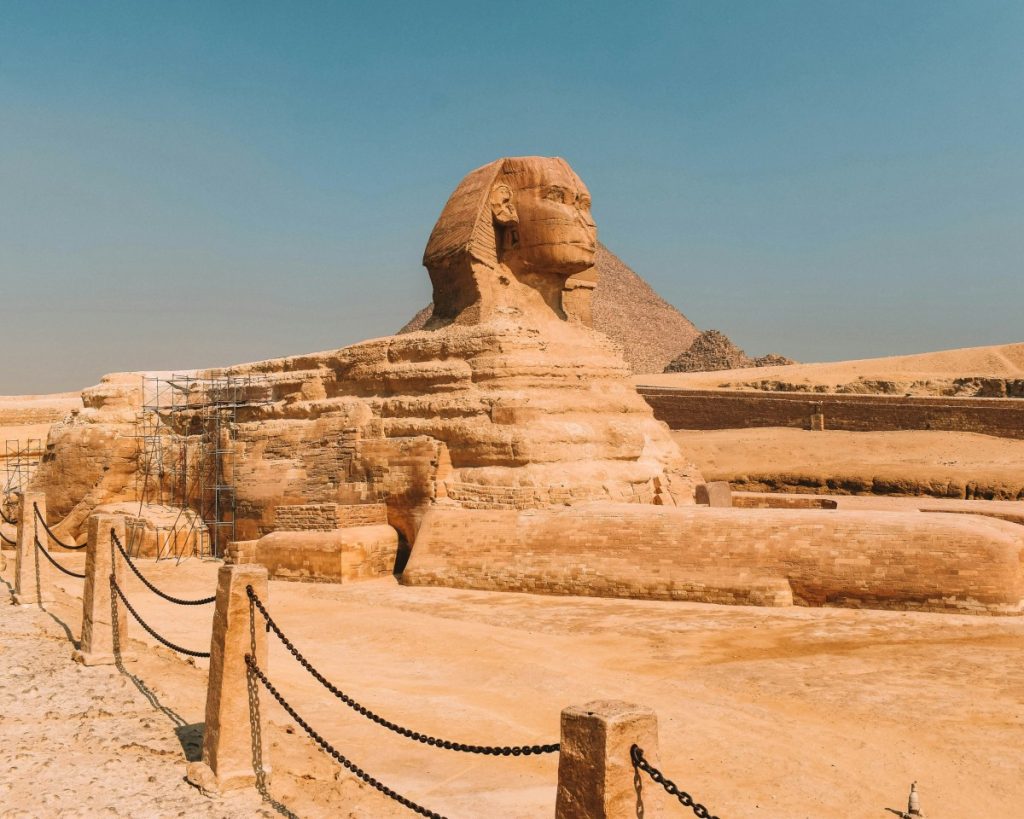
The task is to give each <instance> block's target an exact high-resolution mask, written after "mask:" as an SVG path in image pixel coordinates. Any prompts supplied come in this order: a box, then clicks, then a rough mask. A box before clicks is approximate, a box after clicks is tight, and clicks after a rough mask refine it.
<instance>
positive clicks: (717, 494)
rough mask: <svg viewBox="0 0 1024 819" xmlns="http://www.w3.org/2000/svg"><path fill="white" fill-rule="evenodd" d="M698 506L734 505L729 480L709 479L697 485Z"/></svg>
mask: <svg viewBox="0 0 1024 819" xmlns="http://www.w3.org/2000/svg"><path fill="white" fill-rule="evenodd" d="M696 498H697V505H698V506H732V489H730V488H729V482H728V481H709V482H708V483H702V484H700V485H699V486H698V487H697V494H696Z"/></svg>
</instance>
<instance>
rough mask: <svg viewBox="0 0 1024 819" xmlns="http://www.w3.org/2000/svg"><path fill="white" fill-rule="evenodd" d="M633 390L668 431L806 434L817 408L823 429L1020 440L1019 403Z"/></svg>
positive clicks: (1023, 408) (1023, 420)
mask: <svg viewBox="0 0 1024 819" xmlns="http://www.w3.org/2000/svg"><path fill="white" fill-rule="evenodd" d="M637 390H638V392H639V393H640V394H641V395H642V396H643V397H644V398H645V399H646V400H647V403H649V404H650V405H651V407H652V408H653V409H654V415H655V417H656V418H657V419H658V420H660V421H664V422H665V423H666V424H668V425H669V426H670V427H671V428H672V429H742V428H746V427H797V428H799V429H810V428H811V416H812V415H813V414H815V413H817V412H819V409H820V412H821V413H822V414H823V415H824V427H825V429H836V430H845V431H848V432H885V431H892V430H903V429H931V430H944V431H949V432H978V433H982V434H984V435H995V436H998V437H1002V438H1024V400H1021V399H1015V398H923V397H919V398H914V397H897V396H889V395H836V394H828V393H780V392H759V391H756V390H752V391H744V392H741V391H733V390H679V389H668V388H662V387H637Z"/></svg>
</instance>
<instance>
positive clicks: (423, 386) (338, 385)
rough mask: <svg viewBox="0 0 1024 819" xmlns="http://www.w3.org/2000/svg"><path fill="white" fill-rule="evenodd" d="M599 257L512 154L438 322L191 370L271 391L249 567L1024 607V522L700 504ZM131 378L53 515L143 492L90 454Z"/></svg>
mask: <svg viewBox="0 0 1024 819" xmlns="http://www.w3.org/2000/svg"><path fill="white" fill-rule="evenodd" d="M595 248H596V228H595V226H594V222H593V220H592V218H591V216H590V194H589V192H588V190H587V188H586V186H585V185H584V184H583V182H582V181H581V180H580V179H579V177H578V176H577V175H576V174H575V173H574V172H573V171H572V169H571V168H570V167H569V165H568V164H567V163H566V162H565V161H564V160H562V159H553V158H543V157H519V158H505V159H499V160H497V161H495V162H492V163H489V164H488V165H485V166H483V167H481V168H478V169H476V170H474V171H472V172H470V173H469V174H468V175H467V176H466V177H465V178H464V179H463V180H462V182H461V183H460V184H459V185H458V187H457V188H456V189H455V191H454V193H453V194H452V195H451V196H450V198H449V199H448V202H447V204H446V205H445V207H444V209H443V211H442V213H441V216H440V218H439V219H438V221H437V224H436V225H435V227H434V229H433V231H432V232H431V235H430V239H429V241H428V243H427V248H426V252H425V254H424V265H425V266H426V268H427V271H428V273H429V275H430V280H431V284H432V286H433V302H434V312H433V315H432V316H431V318H430V320H429V321H428V323H427V324H426V326H425V328H424V329H423V330H421V331H418V332H412V333H407V334H402V335H397V336H388V337H384V338H378V339H373V340H370V341H365V342H362V343H359V344H355V345H352V346H349V347H344V348H341V349H338V350H332V351H328V352H323V353H315V354H309V355H301V356H294V357H291V358H284V359H274V360H270V361H261V362H256V363H252V364H245V365H239V366H235V367H231V368H228V369H226V370H221V371H218V372H216V373H213V372H196V373H195V374H194V375H195V376H196V377H199V378H204V377H205V378H214V377H217V378H229V379H231V378H235V379H249V378H252V377H254V376H258V377H259V381H258V384H259V386H258V387H257V389H258V390H259V391H260V395H259V396H258V398H259V400H253V401H252V402H251V403H246V402H243V403H242V406H240V407H239V409H238V415H237V420H236V422H235V423H233V425H232V428H231V429H230V430H229V431H228V432H227V433H225V434H226V435H228V437H229V438H230V440H226V441H225V442H224V449H225V451H228V450H229V451H230V453H231V466H232V480H233V482H234V485H235V487H236V490H235V491H236V496H237V497H236V505H235V508H234V514H235V516H236V521H237V527H236V528H237V538H238V540H239V541H242V542H244V544H245V549H246V550H247V553H248V554H250V555H251V557H252V559H255V560H257V561H259V562H263V563H265V564H266V565H267V566H268V567H269V568H270V569H271V571H272V572H273V573H274V574H275V575H276V576H279V577H293V578H297V579H319V580H348V579H352V578H354V577H365V576H377V575H381V574H388V573H390V572H392V571H394V572H395V573H396V574H398V575H400V578H401V580H402V582H404V583H410V584H437V585H449V586H462V587H469V588H484V589H496V590H506V591H530V592H541V593H559V594H583V595H607V596H622V597H636V598H655V599H677V600H698V601H705V602H726V603H753V604H763V605H788V604H793V603H796V604H805V605H854V606H869V607H871V606H874V607H897V608H923V609H934V610H956V611H986V612H999V613H1020V612H1021V610H1022V599H1024V577H1022V555H1024V537H1022V536H1021V534H1020V532H1021V531H1024V530H1021V529H1020V527H1018V526H1014V525H1013V524H1010V523H1006V522H1003V521H998V520H991V519H984V518H980V517H977V516H969V515H941V514H923V513H878V512H871V513H865V512H846V511H839V510H829V511H826V510H771V509H768V510H760V509H734V508H711V507H709V506H706V505H698V504H697V503H696V498H697V497H698V495H699V496H700V497H701V498H705V499H706V498H708V497H709V494H708V492H707V491H700V492H698V490H701V489H703V482H702V478H701V476H700V475H699V473H698V472H697V470H696V469H695V468H693V467H692V466H690V465H689V464H688V463H687V462H686V459H685V457H684V455H683V454H682V453H680V452H679V450H678V448H677V447H676V445H675V443H674V442H673V440H672V438H671V436H670V434H669V431H668V429H667V428H666V427H665V426H664V425H663V424H662V423H660V422H658V421H656V420H655V419H654V417H653V415H652V412H651V409H650V407H649V406H648V405H647V403H646V402H645V401H644V400H643V399H642V398H641V397H640V396H639V395H638V394H637V392H636V390H635V389H634V388H633V386H632V383H631V380H630V378H629V370H628V368H627V367H626V365H625V363H624V361H623V359H622V356H621V353H620V351H619V350H618V349H617V348H616V346H615V345H614V344H613V343H612V342H611V341H609V340H608V339H607V338H606V337H604V336H603V335H601V334H600V333H597V332H596V331H594V330H593V329H592V327H591V326H590V320H589V298H590V294H591V292H592V289H593V287H594V283H595V280H594V276H593V262H594V252H595ZM115 382H116V383H115ZM122 383H124V379H123V378H122V379H114V380H113V381H112V382H111V384H108V385H107V388H106V389H105V390H104V389H100V390H94V391H92V392H90V393H89V395H88V396H87V400H86V409H85V410H83V411H82V413H81V415H80V417H78V418H76V419H74V422H73V423H70V424H68V425H65V426H64V427H62V428H60V429H58V430H57V431H56V432H55V433H54V434H53V435H51V440H50V442H49V448H48V451H49V454H48V460H47V462H46V463H44V464H43V466H42V467H41V468H40V470H39V472H38V473H37V477H36V484H37V488H42V489H44V490H45V491H46V492H47V501H48V505H49V508H50V509H51V510H52V511H53V512H54V513H55V514H58V515H60V514H68V513H71V515H72V518H74V516H78V518H81V519H83V520H84V516H85V515H87V514H88V513H89V512H90V511H91V510H93V509H96V508H98V507H99V506H100V505H102V504H104V503H110V502H112V501H114V500H125V499H127V498H128V497H130V494H131V489H130V486H129V485H128V483H127V482H126V480H125V475H126V473H127V472H128V471H130V470H128V469H127V468H126V463H127V461H126V460H124V459H123V458H122V460H121V461H120V462H119V468H117V469H113V470H110V468H109V464H108V465H106V466H104V464H103V457H102V453H101V452H98V451H96V450H97V447H98V446H99V445H101V444H103V443H104V440H103V439H102V436H97V434H96V430H97V428H102V427H103V424H104V423H105V421H104V419H108V418H109V419H110V420H111V421H114V420H115V419H116V420H117V422H118V423H121V424H126V423H127V420H126V419H127V418H128V416H129V415H130V411H129V410H130V409H131V408H130V407H127V406H126V402H127V403H128V404H130V403H131V400H132V399H130V397H129V398H126V397H125V390H124V389H114V387H115V386H116V384H122ZM108 395H109V396H110V398H106V397H105V396H108ZM115 397H116V399H117V400H116V401H115V400H114V398H115ZM250 397H252V398H254V399H255V398H256V397H257V396H250ZM108 404H109V406H108ZM186 420H187V422H186V423H183V424H182V425H181V426H182V434H183V435H184V436H187V435H189V434H193V433H194V431H195V424H196V419H190V420H189V419H186ZM76 430H77V431H76ZM90 430H91V431H90ZM86 431H90V434H86ZM97 442H99V443H97ZM104 470H106V471H104ZM83 472H88V473H89V474H79V473H83ZM94 473H95V474H94ZM104 474H108V475H113V476H114V477H113V478H104ZM118 481H121V484H118ZM68 486H74V487H91V488H90V489H88V491H87V492H84V494H83V492H80V491H77V490H76V491H69V490H68V488H67V487H68ZM100 489H102V491H100ZM51 495H52V497H51ZM119 495H122V496H125V497H119Z"/></svg>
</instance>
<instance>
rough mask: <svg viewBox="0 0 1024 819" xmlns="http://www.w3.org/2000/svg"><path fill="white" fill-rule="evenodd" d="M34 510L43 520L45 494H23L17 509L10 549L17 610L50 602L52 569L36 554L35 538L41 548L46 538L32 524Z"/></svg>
mask: <svg viewBox="0 0 1024 819" xmlns="http://www.w3.org/2000/svg"><path fill="white" fill-rule="evenodd" d="M35 506H38V507H39V514H40V515H42V517H43V520H46V494H45V493H43V492H23V493H22V495H21V502H20V504H19V506H18V537H17V543H16V544H15V547H14V548H15V552H14V602H15V603H17V604H18V605H19V606H27V605H31V604H32V603H49V602H51V601H52V600H53V592H52V590H51V588H52V586H51V577H50V574H51V571H52V569H51V567H50V564H49V562H48V561H47V560H46V558H45V557H43V556H42V555H40V554H39V553H38V552H37V551H36V540H35V539H36V535H39V542H40V543H42V544H43V545H44V546H46V544H47V536H46V532H45V531H44V530H43V527H42V526H40V524H39V521H38V520H36V511H35V508H34V507H35Z"/></svg>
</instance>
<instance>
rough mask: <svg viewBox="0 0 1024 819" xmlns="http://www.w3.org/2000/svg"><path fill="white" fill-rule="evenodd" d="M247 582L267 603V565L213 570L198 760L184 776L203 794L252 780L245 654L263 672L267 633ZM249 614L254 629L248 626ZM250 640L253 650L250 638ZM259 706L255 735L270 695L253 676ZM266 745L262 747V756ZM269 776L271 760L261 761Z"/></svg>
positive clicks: (263, 722)
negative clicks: (213, 594) (214, 595)
mask: <svg viewBox="0 0 1024 819" xmlns="http://www.w3.org/2000/svg"><path fill="white" fill-rule="evenodd" d="M246 586H252V588H253V591H255V592H256V595H257V597H259V598H260V600H262V601H263V603H264V605H266V604H268V602H269V601H268V595H267V570H266V569H265V568H264V567H263V566H259V565H256V564H252V563H245V564H241V565H231V564H228V565H224V566H222V567H221V568H220V571H219V572H218V573H217V603H216V611H215V612H214V615H213V635H212V637H211V639H210V677H209V684H208V687H207V690H206V726H205V728H204V730H203V761H202V762H193V763H191V764H190V765H189V766H188V770H187V772H186V777H187V779H188V780H189V782H191V783H192V784H193V785H195V786H196V787H198V788H199V789H200V790H202V791H203V792H204V793H220V792H223V791H227V790H232V789H234V788H242V787H247V786H249V785H253V784H256V774H255V772H254V771H253V757H254V753H253V747H254V736H253V734H254V729H253V727H252V725H251V723H250V701H249V690H248V678H247V673H246V665H245V655H246V654H250V653H251V654H253V656H254V657H255V658H256V662H257V664H258V665H259V667H260V669H261V670H263V671H264V673H266V671H267V634H266V628H265V626H264V620H263V616H262V615H261V614H260V613H259V611H257V610H255V608H253V609H252V614H251V615H250V603H249V596H248V594H247V593H246ZM250 616H252V617H253V618H254V622H255V628H254V629H250ZM254 639H255V643H256V645H255V651H253V646H252V641H253V640H254ZM256 685H257V686H259V690H260V694H261V695H262V696H260V709H259V717H258V726H257V728H256V730H255V735H256V737H261V736H262V735H263V734H264V733H265V732H266V716H265V715H266V709H267V700H268V697H269V695H268V694H267V692H266V690H265V689H263V688H262V686H261V685H260V683H259V682H258V681H257V682H256ZM267 752H268V751H267V747H263V748H262V758H263V759H264V760H265V759H266V755H267ZM263 770H264V772H265V774H266V775H267V776H269V775H270V765H269V763H267V762H264V764H263Z"/></svg>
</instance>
